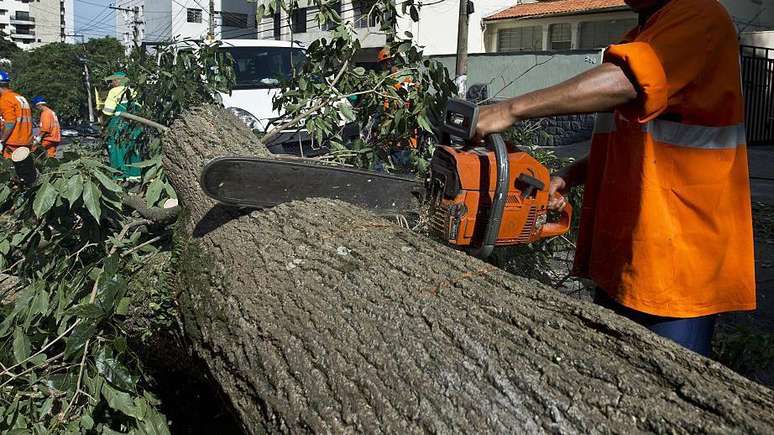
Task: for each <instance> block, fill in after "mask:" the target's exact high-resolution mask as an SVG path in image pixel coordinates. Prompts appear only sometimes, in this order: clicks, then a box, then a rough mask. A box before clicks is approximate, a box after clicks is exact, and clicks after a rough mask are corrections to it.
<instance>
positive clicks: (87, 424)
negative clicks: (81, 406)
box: [81, 414, 94, 430]
mask: <svg viewBox="0 0 774 435" xmlns="http://www.w3.org/2000/svg"><path fill="white" fill-rule="evenodd" d="M81 427H82V428H84V429H86V430H92V429H94V419H93V418H91V416H90V415H89V414H83V415H82V416H81Z"/></svg>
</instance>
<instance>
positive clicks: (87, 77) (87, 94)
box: [82, 58, 94, 124]
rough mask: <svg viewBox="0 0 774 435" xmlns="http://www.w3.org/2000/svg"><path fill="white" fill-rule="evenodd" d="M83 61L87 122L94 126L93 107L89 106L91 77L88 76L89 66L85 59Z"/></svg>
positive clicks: (90, 100)
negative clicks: (87, 110) (87, 98)
mask: <svg viewBox="0 0 774 435" xmlns="http://www.w3.org/2000/svg"><path fill="white" fill-rule="evenodd" d="M82 60H83V74H84V75H85V76H86V96H87V97H89V103H88V106H89V122H90V123H92V124H94V107H93V106H92V105H91V102H92V101H93V100H92V98H91V76H90V75H89V64H88V63H87V62H88V60H87V59H85V58H84V59H82Z"/></svg>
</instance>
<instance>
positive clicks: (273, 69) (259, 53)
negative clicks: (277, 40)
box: [223, 47, 306, 89]
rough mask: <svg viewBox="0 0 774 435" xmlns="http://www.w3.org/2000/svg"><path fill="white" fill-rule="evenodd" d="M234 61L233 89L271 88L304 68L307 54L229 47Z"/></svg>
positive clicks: (285, 48) (276, 49)
mask: <svg viewBox="0 0 774 435" xmlns="http://www.w3.org/2000/svg"><path fill="white" fill-rule="evenodd" d="M223 50H224V51H226V52H228V53H229V54H231V57H232V58H233V59H234V73H235V74H234V75H235V78H236V83H235V84H234V89H271V88H278V87H279V86H280V84H281V83H282V82H283V81H284V80H287V79H288V78H290V77H291V76H292V75H293V71H294V69H298V68H301V66H302V65H303V63H304V61H305V60H306V58H305V56H304V51H303V50H301V49H299V48H290V47H228V48H223Z"/></svg>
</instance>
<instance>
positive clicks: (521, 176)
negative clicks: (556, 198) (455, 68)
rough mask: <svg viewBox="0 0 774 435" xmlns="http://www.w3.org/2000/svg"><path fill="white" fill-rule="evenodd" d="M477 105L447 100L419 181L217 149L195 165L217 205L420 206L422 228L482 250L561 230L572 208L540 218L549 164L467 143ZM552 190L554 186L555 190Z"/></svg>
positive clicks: (386, 210)
mask: <svg viewBox="0 0 774 435" xmlns="http://www.w3.org/2000/svg"><path fill="white" fill-rule="evenodd" d="M477 122H478V107H477V106H476V105H474V104H472V103H469V102H467V101H464V100H449V102H448V104H447V106H446V111H445V113H444V119H443V125H442V131H443V134H442V140H441V142H442V143H444V144H445V145H439V146H438V147H436V149H435V152H434V153H433V157H432V160H431V162H430V174H429V176H428V178H427V179H426V180H424V182H422V181H419V180H416V179H415V178H411V177H403V176H397V175H392V174H386V173H381V172H373V171H365V170H360V169H353V168H350V167H344V166H341V165H333V164H327V163H323V162H320V161H318V160H312V159H303V158H287V157H285V158H271V159H263V158H257V157H247V156H245V157H241V156H236V157H231V156H229V157H219V158H216V159H214V160H211V161H210V162H208V163H207V164H206V165H205V166H204V168H203V170H202V174H201V178H200V185H201V187H202V189H203V191H204V192H205V193H206V194H207V195H208V196H210V197H211V198H213V199H215V200H216V201H218V202H219V203H221V204H224V205H227V206H234V207H249V208H268V207H272V206H275V205H278V204H281V203H284V202H289V201H294V200H303V199H307V198H314V197H324V198H331V199H339V200H342V201H346V202H349V203H352V204H355V205H357V206H361V207H364V208H366V209H369V210H371V211H373V212H376V213H378V214H403V213H409V212H417V211H418V210H420V208H422V207H423V206H424V207H425V208H427V209H429V226H430V232H431V233H433V234H434V235H435V236H437V237H439V238H441V239H443V240H444V241H446V242H447V243H448V244H450V245H452V246H456V247H459V248H463V249H466V250H467V251H468V252H469V253H470V254H471V255H474V256H477V257H480V258H486V257H488V256H489V255H490V254H491V253H492V251H493V249H494V247H495V246H509V245H517V244H523V243H531V242H535V241H537V240H540V239H543V238H547V237H554V236H558V235H561V234H564V233H566V232H567V231H568V230H569V229H570V222H571V220H572V208H571V207H570V205H569V204H568V205H567V206H566V207H565V208H564V209H563V210H562V211H561V213H560V216H559V219H558V221H557V222H548V200H549V196H548V184H549V181H550V175H549V172H548V169H547V168H546V167H545V166H543V165H542V164H540V163H539V162H538V161H537V160H535V159H534V158H533V157H532V156H530V155H529V154H528V153H526V152H524V151H522V150H519V149H518V148H516V147H515V146H512V145H509V144H506V143H505V141H504V140H503V138H502V136H501V135H499V134H492V135H489V136H488V137H486V139H485V144H484V145H483V146H482V145H481V144H477V143H473V142H471V141H472V139H473V137H474V136H475V131H476V123H477ZM557 195H558V194H557Z"/></svg>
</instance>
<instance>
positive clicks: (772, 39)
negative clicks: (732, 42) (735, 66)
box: [740, 30, 774, 48]
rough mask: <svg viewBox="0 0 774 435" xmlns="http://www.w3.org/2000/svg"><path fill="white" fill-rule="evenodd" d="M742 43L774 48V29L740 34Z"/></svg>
mask: <svg viewBox="0 0 774 435" xmlns="http://www.w3.org/2000/svg"><path fill="white" fill-rule="evenodd" d="M740 39H741V43H742V45H752V46H754V47H766V48H774V30H770V31H768V32H749V33H742V34H741V35H740Z"/></svg>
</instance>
